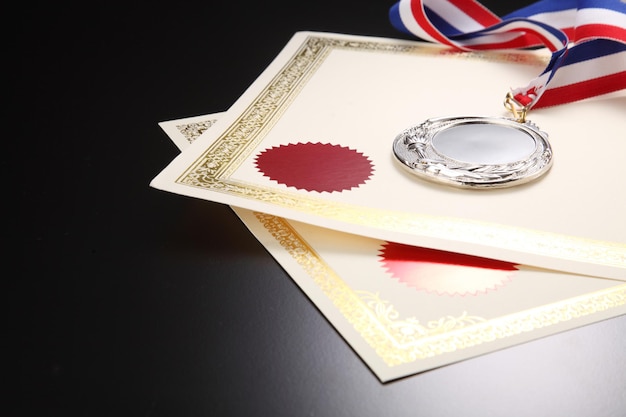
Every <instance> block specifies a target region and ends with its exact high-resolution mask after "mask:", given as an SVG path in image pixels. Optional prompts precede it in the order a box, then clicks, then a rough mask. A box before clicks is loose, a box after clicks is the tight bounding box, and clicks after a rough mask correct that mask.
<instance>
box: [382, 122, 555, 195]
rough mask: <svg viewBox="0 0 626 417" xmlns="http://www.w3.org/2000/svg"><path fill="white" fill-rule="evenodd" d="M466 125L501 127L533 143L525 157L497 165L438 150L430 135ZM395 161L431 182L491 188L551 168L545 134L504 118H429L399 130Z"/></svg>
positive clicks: (519, 181)
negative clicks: (515, 131)
mask: <svg viewBox="0 0 626 417" xmlns="http://www.w3.org/2000/svg"><path fill="white" fill-rule="evenodd" d="M468 124H491V125H499V126H505V127H508V128H512V129H516V130H519V131H522V132H524V133H525V134H527V135H528V136H530V137H531V138H532V139H533V140H534V142H535V149H534V151H533V152H532V153H531V154H530V156H528V157H527V158H523V159H519V160H516V161H512V162H508V163H501V164H482V163H469V162H465V161H460V160H458V159H454V158H451V157H449V156H446V155H444V154H442V153H441V152H439V151H438V150H437V149H436V147H435V146H434V145H433V139H434V137H435V136H436V135H437V134H438V133H440V132H442V131H444V130H447V129H450V128H453V127H458V126H461V125H468ZM393 153H394V156H395V159H396V161H398V162H399V163H400V164H401V166H402V167H403V168H404V169H406V170H408V171H409V172H411V173H412V174H414V175H416V176H418V177H420V178H422V179H426V180H429V181H431V182H436V183H440V184H441V183H443V184H447V185H451V186H454V187H460V188H471V189H492V188H506V187H513V186H516V185H521V184H525V183H527V182H530V181H533V180H535V179H537V178H539V177H541V176H543V175H544V174H545V173H546V172H548V170H549V169H550V168H551V167H552V159H553V158H552V157H553V154H552V147H551V145H550V142H549V141H548V134H547V133H546V132H543V131H541V130H540V129H539V127H538V126H537V125H535V124H534V123H532V122H531V121H529V120H526V121H524V122H523V123H522V122H518V121H517V120H514V119H510V118H504V117H484V116H455V117H437V118H430V119H427V120H425V121H424V122H422V123H420V124H418V125H414V126H411V127H409V128H407V129H405V130H403V131H402V132H401V133H400V134H398V135H397V136H396V138H395V139H394V141H393Z"/></svg>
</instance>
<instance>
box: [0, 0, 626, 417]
mask: <svg viewBox="0 0 626 417" xmlns="http://www.w3.org/2000/svg"><path fill="white" fill-rule="evenodd" d="M524 3H526V2H495V1H490V2H484V4H490V5H492V6H491V7H492V10H493V11H495V12H497V13H499V14H502V13H504V12H508V11H512V10H515V9H517V8H518V7H519V6H520V5H521V4H524ZM392 4H393V1H389V0H387V1H382V0H381V1H364V0H361V1H356V0H349V1H342V0H334V1H329V0H320V1H314V2H304V3H303V2H280V1H266V2H252V1H247V0H246V1H240V2H235V1H223V2H211V1H206V2H192V3H188V4H186V3H185V2H156V3H147V2H146V3H137V2H127V3H115V2H105V1H96V2H83V3H59V2H47V3H42V2H23V3H22V4H20V5H18V6H17V9H15V8H14V9H13V11H12V12H10V13H5V15H4V19H3V20H5V21H6V24H5V25H4V28H3V33H4V42H3V43H4V44H5V45H6V46H7V49H6V50H5V58H7V59H5V63H4V65H3V66H4V67H5V71H7V72H8V74H7V73H6V72H5V77H4V83H3V84H4V86H5V91H6V92H8V94H6V95H5V96H4V98H5V101H4V104H5V109H6V110H5V112H4V114H5V118H4V126H5V134H6V136H4V138H3V139H4V145H5V147H4V151H5V152H4V155H5V156H4V158H2V169H3V172H4V173H5V175H4V178H5V179H7V181H6V184H7V187H6V188H5V197H4V199H3V202H4V203H3V205H4V206H5V213H7V210H8V214H5V216H6V217H5V222H6V224H7V226H8V227H7V230H8V234H5V236H6V240H5V247H7V249H5V251H4V254H5V255H4V258H5V261H4V264H5V268H4V271H5V272H4V273H3V274H2V275H3V276H4V279H5V282H7V284H6V285H7V287H6V288H8V289H7V290H5V291H3V294H4V295H5V298H6V301H7V303H6V305H7V306H8V314H6V315H5V320H6V328H8V332H4V334H5V337H3V340H4V343H3V345H4V346H5V348H8V351H7V352H6V354H5V355H3V357H4V361H5V362H6V365H7V366H6V368H5V369H6V370H5V371H4V372H3V379H4V380H5V382H7V383H8V385H9V387H10V389H9V390H7V391H6V393H7V394H8V399H7V400H6V401H3V402H2V406H1V407H2V410H0V411H1V414H2V415H4V416H54V415H59V416H126V415H128V416H208V415H215V416H260V415H263V416H279V415H281V416H282V415H284V416H334V417H339V416H382V415H385V416H481V417H485V416H520V417H521V416H552V417H553V416H590V417H600V416H623V415H625V414H624V412H623V410H624V409H626V396H625V395H626V394H624V392H626V382H625V377H624V375H626V353H625V352H626V338H625V337H624V333H625V332H626V317H624V316H622V317H618V318H615V319H611V320H606V321H603V322H600V323H597V324H593V325H590V326H585V327H582V328H579V329H576V330H573V331H568V332H564V333H560V334H557V335H554V336H551V337H547V338H544V339H540V340H537V341H534V342H530V343H526V344H522V345H519V346H515V347H512V348H508V349H504V350H501V351H498V352H494V353H491V354H488V355H484V356H481V357H477V358H474V359H471V360H466V361H463V362H460V363H457V364H453V365H449V366H445V367H441V368H439V369H435V370H432V371H429V372H424V373H422V374H419V375H415V376H411V377H408V378H404V379H402V380H399V381H395V382H391V383H388V384H381V383H380V382H379V381H378V379H377V378H376V377H375V376H374V374H372V373H371V372H370V370H369V369H368V368H367V366H366V365H365V364H364V363H363V362H362V361H361V360H360V359H359V357H358V356H357V355H356V354H355V353H354V352H353V351H352V350H351V348H350V347H349V346H348V344H347V343H346V342H345V341H344V340H343V339H342V338H341V336H340V335H339V334H338V333H337V332H336V331H335V330H334V329H333V328H332V326H331V325H330V324H329V323H328V322H327V321H326V319H325V318H324V317H323V316H322V314H321V313H320V312H319V311H318V310H317V309H316V307H315V306H314V305H313V304H312V303H311V302H310V301H309V300H308V299H307V298H306V296H305V295H304V294H303V293H302V292H301V291H300V289H299V288H298V287H297V286H296V285H295V284H294V282H293V281H292V280H291V278H290V277H289V276H288V274H286V273H285V271H284V270H283V269H282V268H281V267H280V266H279V265H278V264H277V263H276V262H275V261H274V259H273V258H272V257H271V256H270V255H269V254H268V253H267V252H266V250H265V249H264V248H263V246H262V245H261V244H260V243H258V242H257V241H256V239H255V238H254V237H253V236H252V235H251V234H250V233H249V232H248V231H247V229H246V228H245V226H244V225H243V224H242V223H241V222H240V221H239V220H238V218H237V217H236V216H235V215H234V213H233V212H232V211H231V210H230V209H229V208H228V207H226V206H222V205H219V204H215V203H210V202H206V201H200V200H196V199H191V198H186V197H182V196H178V195H175V194H171V193H164V192H161V191H158V190H155V189H152V188H150V187H149V186H148V184H149V182H150V180H151V179H152V178H153V177H154V176H155V175H156V174H157V173H158V172H159V171H160V170H161V169H163V168H164V167H165V166H166V165H167V163H168V162H169V161H170V160H171V159H173V158H174V156H175V155H176V154H177V153H178V151H177V149H176V147H175V146H174V145H173V144H172V143H171V142H170V140H169V139H168V138H167V137H166V135H165V134H164V133H163V132H162V130H161V129H160V127H158V125H157V123H158V122H160V121H166V120H172V119H178V118H183V117H188V116H196V115H202V114H208V113H214V112H218V111H224V110H226V109H227V108H228V107H229V105H230V104H231V103H232V102H234V101H235V100H236V99H237V98H238V97H239V95H240V94H241V93H242V92H243V91H244V90H245V89H246V88H247V87H248V86H249V85H250V84H251V83H252V82H253V81H254V79H255V78H256V77H257V76H258V75H259V74H260V72H261V71H262V70H263V69H264V68H265V67H266V66H267V65H268V64H269V63H270V61H271V60H272V59H273V58H274V56H275V55H276V54H277V53H278V52H279V51H280V50H281V48H282V47H283V46H284V44H285V43H287V41H288V40H289V39H290V37H291V36H292V35H293V33H294V32H296V31H300V30H316V31H329V32H338V33H348V34H357V35H375V36H386V37H396V38H406V37H404V36H403V35H401V34H400V33H398V32H397V31H396V30H395V29H393V27H392V26H391V24H390V23H389V20H388V17H387V12H388V9H389V7H390V6H391V5H392ZM15 199H17V201H18V204H17V205H15V204H14V200H15Z"/></svg>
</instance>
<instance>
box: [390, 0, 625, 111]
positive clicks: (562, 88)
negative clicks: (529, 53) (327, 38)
mask: <svg viewBox="0 0 626 417" xmlns="http://www.w3.org/2000/svg"><path fill="white" fill-rule="evenodd" d="M389 19H390V21H391V24H392V25H393V26H394V27H395V28H396V29H398V30H399V31H402V32H405V33H407V34H409V35H412V36H416V37H418V38H420V39H422V40H424V41H429V42H435V43H440V44H443V45H447V46H450V47H452V48H455V49H458V50H462V51H474V50H489V49H492V50H493V49H510V48H515V49H527V48H538V47H545V48H548V49H549V50H550V51H551V53H552V56H551V59H550V62H549V64H548V65H547V67H546V68H545V69H544V71H543V72H542V73H541V74H540V75H539V76H537V77H536V78H535V79H533V80H531V81H530V83H529V84H528V85H527V86H525V87H521V88H515V89H512V90H511V92H510V94H511V95H512V96H513V97H514V98H515V101H517V102H518V103H519V104H520V105H521V106H524V107H525V108H526V109H530V108H541V107H549V106H555V105H559V104H564V103H570V102H573V101H578V100H582V99H585V98H589V97H594V96H599V95H602V94H607V93H611V92H614V91H618V90H622V89H625V88H626V0H540V1H537V2H535V3H532V4H531V5H529V6H527V7H524V8H522V9H519V10H517V11H515V12H513V13H510V14H508V15H506V16H503V17H498V16H497V15H495V14H494V13H493V12H491V11H490V10H489V9H487V8H486V7H485V6H483V5H482V4H480V3H479V2H477V1H474V0H400V1H399V2H398V3H396V4H394V5H393V6H392V7H391V9H390V10H389ZM557 71H558V72H559V76H558V77H555V74H556V72H557Z"/></svg>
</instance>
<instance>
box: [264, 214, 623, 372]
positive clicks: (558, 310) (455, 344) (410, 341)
mask: <svg viewBox="0 0 626 417" xmlns="http://www.w3.org/2000/svg"><path fill="white" fill-rule="evenodd" d="M254 215H255V216H256V218H257V219H258V220H259V222H260V223H261V224H262V225H263V226H264V227H265V229H266V230H267V231H268V232H269V233H270V234H271V235H272V237H273V238H274V239H275V240H276V241H277V242H279V243H280V245H281V246H282V247H283V248H284V249H285V250H286V251H287V252H288V253H289V254H290V255H291V257H292V258H293V259H294V260H295V261H296V262H297V263H298V264H299V265H300V267H301V268H302V269H303V270H304V271H305V272H306V273H307V274H308V276H310V277H311V278H312V279H313V281H314V282H315V284H316V285H317V286H318V288H319V289H320V290H322V292H323V293H324V295H326V297H328V298H329V299H330V300H331V301H332V302H333V305H334V306H335V307H336V308H337V309H338V310H339V312H340V313H341V314H342V316H343V317H345V319H346V320H347V321H348V322H349V323H350V324H351V325H352V326H353V327H354V329H355V330H356V331H357V332H358V333H359V334H360V335H361V337H363V339H364V340H365V341H366V342H367V344H368V345H369V346H371V347H372V348H373V349H374V350H375V352H376V354H377V355H378V356H379V357H380V358H381V359H382V360H383V361H384V362H385V363H386V364H387V365H388V366H396V365H401V364H407V363H412V362H415V361H417V360H420V359H425V358H429V357H434V356H437V355H441V354H444V353H447V352H453V351H457V350H461V349H465V348H469V347H472V346H477V345H480V344H483V343H489V342H493V341H496V340H499V339H505V338H507V337H511V336H515V335H518V334H522V333H526V332H530V331H534V330H537V329H541V328H545V327H548V326H551V325H555V324H558V323H562V322H566V321H569V320H572V319H575V318H579V317H584V316H588V315H590V314H594V313H597V312H601V311H605V310H608V309H611V308H615V307H618V306H623V305H625V304H626V284H624V285H619V286H616V287H612V288H609V289H606V290H602V291H597V292H594V293H590V294H587V295H584V296H580V297H575V298H571V299H567V300H563V301H560V302H557V303H552V304H548V305H544V306H541V307H537V308H533V309H530V310H525V311H521V312H519V313H515V314H510V315H507V316H503V317H499V318H496V319H490V320H485V319H484V318H481V317H477V316H471V315H468V314H467V313H466V312H463V313H462V314H461V315H460V316H459V317H453V316H447V317H442V318H440V319H438V320H433V321H430V322H428V323H426V324H425V325H424V324H421V323H420V322H419V320H417V319H416V318H414V317H410V318H400V314H399V313H398V311H397V310H396V309H395V308H394V307H393V305H391V304H390V303H389V302H387V301H385V300H382V299H380V297H379V295H378V294H373V293H370V292H365V291H355V290H353V289H352V288H350V287H349V286H348V285H347V284H346V283H345V282H344V281H343V280H342V279H341V278H340V277H339V276H338V275H337V274H336V273H335V272H334V271H333V270H332V268H331V267H330V266H329V265H328V264H326V262H324V260H323V259H321V257H320V256H319V255H318V254H317V253H316V252H315V250H314V249H313V248H312V247H311V246H310V245H309V244H308V243H307V242H306V241H305V240H304V239H303V238H302V237H301V236H300V235H299V234H298V232H297V231H296V230H295V229H294V228H293V227H292V226H291V225H290V224H289V222H288V221H287V220H285V219H283V218H280V217H277V216H273V215H270V214H266V213H259V212H254Z"/></svg>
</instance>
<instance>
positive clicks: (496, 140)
mask: <svg viewBox="0 0 626 417" xmlns="http://www.w3.org/2000/svg"><path fill="white" fill-rule="evenodd" d="M432 143H433V148H434V149H435V150H436V151H437V152H439V153H440V154H442V155H444V156H445V157H447V158H452V159H456V160H458V161H463V162H467V163H470V164H491V165H494V164H508V163H511V162H515V161H520V160H524V159H527V158H528V157H529V156H530V155H531V154H532V153H533V152H534V151H535V148H536V143H535V140H534V139H533V138H532V137H531V136H529V135H528V134H526V133H524V132H522V131H521V130H518V129H515V128H512V127H508V126H500V125H494V124H486V123H474V124H461V125H457V126H453V127H450V128H448V129H445V130H442V131H441V132H439V133H437V134H436V135H435V136H434V137H433V139H432Z"/></svg>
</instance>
